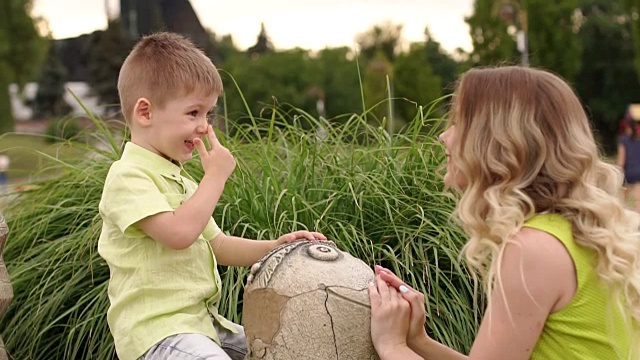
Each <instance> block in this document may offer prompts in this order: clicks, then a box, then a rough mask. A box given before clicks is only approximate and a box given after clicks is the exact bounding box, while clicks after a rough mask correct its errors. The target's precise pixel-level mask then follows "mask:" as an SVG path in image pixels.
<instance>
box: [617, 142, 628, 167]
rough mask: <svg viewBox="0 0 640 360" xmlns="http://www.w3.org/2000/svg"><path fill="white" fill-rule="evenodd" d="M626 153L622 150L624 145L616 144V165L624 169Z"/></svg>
mask: <svg viewBox="0 0 640 360" xmlns="http://www.w3.org/2000/svg"><path fill="white" fill-rule="evenodd" d="M626 155H627V154H626V151H625V148H624V144H622V143H619V144H618V157H617V159H616V165H618V166H619V167H621V168H623V169H624V163H625V161H626Z"/></svg>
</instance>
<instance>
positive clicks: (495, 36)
mask: <svg viewBox="0 0 640 360" xmlns="http://www.w3.org/2000/svg"><path fill="white" fill-rule="evenodd" d="M578 1H579V0H557V1H548V0H498V1H495V0H477V1H476V2H475V8H474V9H475V11H474V13H473V15H471V16H470V17H469V18H467V23H468V24H469V26H470V28H471V38H472V41H473V47H474V50H473V53H472V54H471V61H472V63H473V64H474V65H501V64H519V63H520V57H521V54H520V52H519V51H518V49H517V47H516V40H515V35H516V33H517V31H518V30H521V29H526V30H527V36H528V44H529V45H528V47H529V58H530V60H529V61H530V63H531V65H533V66H541V67H544V68H547V69H551V70H553V71H555V72H556V73H558V74H560V75H562V76H563V77H565V78H567V79H569V80H571V79H573V78H574V77H575V76H576V74H577V73H578V72H579V71H580V63H581V62H580V58H581V57H580V56H581V45H580V43H578V42H577V41H575V32H576V31H577V28H576V23H575V20H574V18H575V16H574V15H575V13H576V10H577V9H578V5H579V2H578Z"/></svg>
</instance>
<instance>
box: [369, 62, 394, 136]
mask: <svg viewBox="0 0 640 360" xmlns="http://www.w3.org/2000/svg"><path fill="white" fill-rule="evenodd" d="M392 83H393V65H392V64H391V62H390V61H389V60H388V58H387V55H386V54H385V53H384V52H383V51H382V50H378V52H377V53H376V55H375V57H374V58H373V59H371V60H369V62H368V64H367V67H366V68H365V71H364V79H363V84H362V86H363V87H364V89H363V92H364V101H365V104H366V107H367V110H370V109H371V111H370V112H369V115H368V119H367V120H368V121H369V122H370V123H375V122H378V123H382V122H383V120H384V119H385V118H386V119H387V121H388V123H387V124H388V125H390V128H389V129H390V130H395V124H391V123H390V121H392V120H393V119H392V118H391V117H390V116H389V115H390V114H391V111H392V109H391V106H392V104H391V103H390V102H389V100H390V99H389V96H390V95H391V92H392V89H390V88H389V86H388V85H391V84H392ZM391 97H393V95H391Z"/></svg>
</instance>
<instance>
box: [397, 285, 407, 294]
mask: <svg viewBox="0 0 640 360" xmlns="http://www.w3.org/2000/svg"><path fill="white" fill-rule="evenodd" d="M398 290H400V292H401V293H403V294H406V293H408V292H409V288H407V287H406V286H404V285H400V287H399V288H398Z"/></svg>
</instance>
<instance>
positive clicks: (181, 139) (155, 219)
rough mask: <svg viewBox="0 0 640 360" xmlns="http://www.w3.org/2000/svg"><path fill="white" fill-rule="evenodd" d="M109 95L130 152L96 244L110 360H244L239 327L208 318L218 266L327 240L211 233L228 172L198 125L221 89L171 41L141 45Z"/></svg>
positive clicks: (228, 163) (204, 61)
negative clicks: (105, 269) (104, 266)
mask: <svg viewBox="0 0 640 360" xmlns="http://www.w3.org/2000/svg"><path fill="white" fill-rule="evenodd" d="M118 92H119V95H120V102H121V105H122V111H123V114H124V117H125V120H126V122H127V124H128V126H129V127H130V129H131V142H129V143H127V144H126V145H125V148H124V152H123V154H122V157H121V159H120V160H118V161H116V162H114V163H113V165H112V166H111V168H110V169H109V173H108V175H107V178H106V180H105V185H104V189H103V193H102V199H101V201H100V216H101V217H102V220H103V227H102V233H101V235H100V239H99V242H98V252H99V253H100V255H101V256H102V257H103V258H104V259H105V260H106V262H107V263H108V265H109V270H110V281H109V290H108V292H109V300H110V302H111V306H110V308H109V311H108V313H107V320H108V323H109V328H110V330H111V333H112V335H113V337H114V340H115V345H116V352H117V354H118V357H119V358H120V359H122V360H133V359H145V360H160V359H171V360H173V359H184V360H187V359H188V360H195V359H243V358H244V356H245V354H246V343H245V339H244V331H243V329H242V327H241V326H240V325H237V324H234V323H232V322H230V321H228V320H227V319H225V318H224V317H222V316H220V315H219V314H218V311H217V303H218V301H219V300H220V286H221V281H220V276H219V274H218V271H217V269H216V264H217V263H219V264H222V265H228V266H251V265H252V264H253V263H255V262H256V261H257V260H259V259H260V258H261V257H262V256H264V255H265V254H266V253H267V252H268V251H270V250H271V249H273V248H274V247H276V246H278V245H280V244H283V243H285V242H290V241H295V240H298V239H326V238H325V237H324V236H323V235H322V234H320V233H315V232H308V231H297V232H294V233H291V234H287V235H284V236H282V237H280V238H279V239H278V240H273V241H256V240H248V239H242V238H238V237H233V236H227V235H225V234H223V233H222V232H221V231H220V229H219V228H218V226H217V225H216V223H215V221H214V220H213V218H212V216H211V215H212V213H213V211H214V209H215V207H216V204H217V202H218V200H219V199H220V195H221V194H222V190H223V188H224V184H225V182H226V180H227V178H228V177H229V175H230V174H231V172H232V171H233V169H234V168H235V164H236V163H235V160H234V158H233V156H232V155H231V153H230V152H229V150H227V149H226V148H224V147H223V146H222V145H220V143H219V142H218V140H217V139H216V136H215V135H214V133H213V129H212V128H211V126H210V125H209V124H208V123H207V113H208V112H211V111H212V110H213V109H214V107H215V105H216V102H217V98H218V96H219V95H220V94H221V93H222V81H221V79H220V76H219V74H218V72H217V70H216V68H215V67H214V65H213V64H212V63H211V61H210V60H209V59H208V58H207V57H206V56H205V55H204V54H203V53H202V52H201V51H200V50H198V49H196V48H195V47H194V45H193V44H192V43H191V42H190V41H188V40H187V39H185V38H183V37H182V36H180V35H177V34H171V33H158V34H154V35H150V36H147V37H144V38H143V39H141V40H140V42H139V43H138V44H137V45H136V46H135V47H134V48H133V50H132V51H131V53H130V54H129V56H128V57H127V59H126V60H125V61H124V63H123V65H122V68H121V70H120V75H119V78H118ZM203 136H207V137H208V139H209V142H210V144H211V149H210V150H207V149H206V147H205V145H204V142H203V141H202V137H203ZM194 149H197V151H198V153H199V154H200V161H201V162H202V167H203V169H204V176H203V178H202V181H201V182H200V184H199V185H198V184H196V182H195V181H194V180H193V179H192V178H191V177H190V176H189V175H188V174H187V173H185V171H184V169H183V168H182V166H181V165H180V164H181V163H183V162H186V161H188V160H190V159H191V157H192V152H193V150H194Z"/></svg>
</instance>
